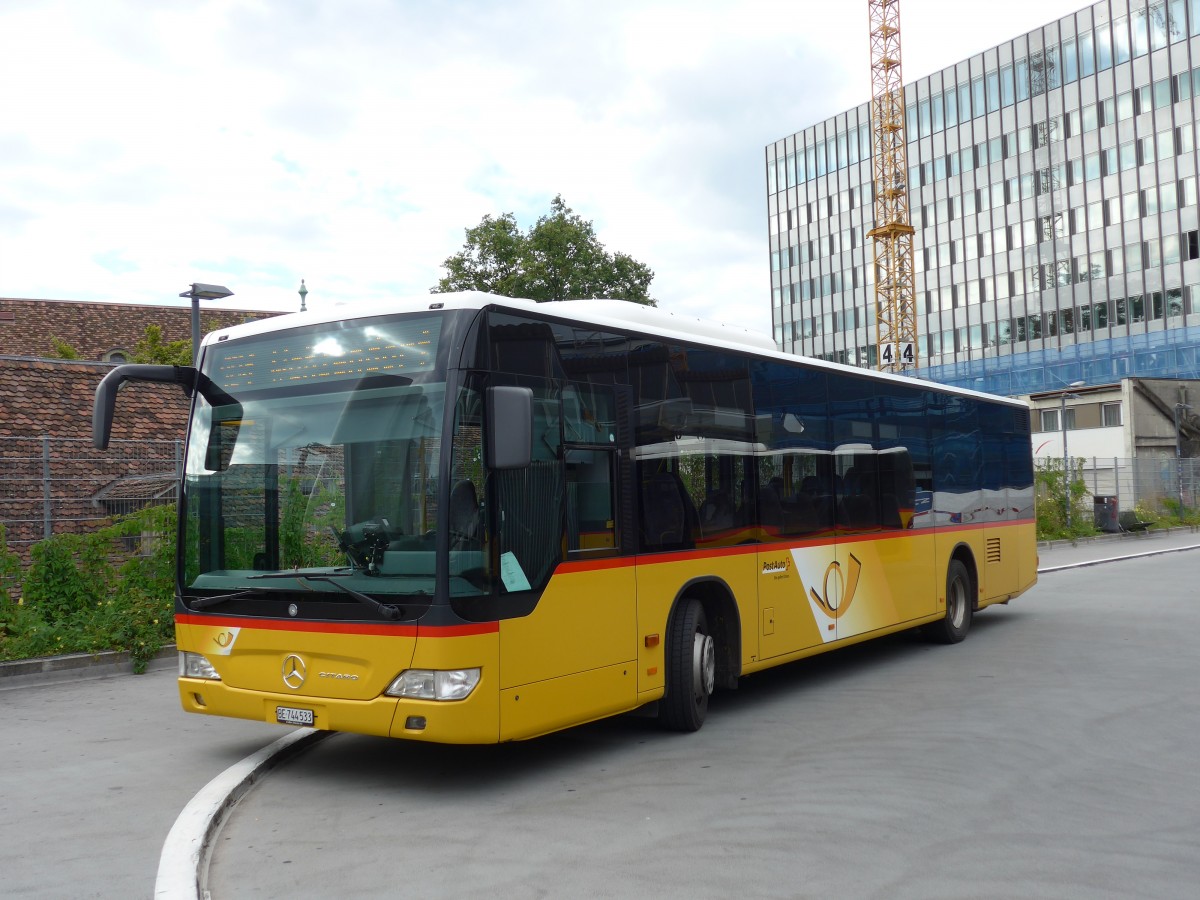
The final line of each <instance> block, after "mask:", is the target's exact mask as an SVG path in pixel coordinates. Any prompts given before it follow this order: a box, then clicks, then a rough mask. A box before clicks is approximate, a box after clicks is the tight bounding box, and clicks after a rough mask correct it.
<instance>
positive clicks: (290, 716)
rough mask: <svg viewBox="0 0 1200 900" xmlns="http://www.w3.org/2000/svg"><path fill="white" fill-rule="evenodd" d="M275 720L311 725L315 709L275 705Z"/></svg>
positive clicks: (283, 722) (282, 722) (287, 723)
mask: <svg viewBox="0 0 1200 900" xmlns="http://www.w3.org/2000/svg"><path fill="white" fill-rule="evenodd" d="M275 721H277V722H279V723H280V724H281V725H311V724H312V723H313V711H312V710H311V709H296V708H295V707H292V706H277V707H275Z"/></svg>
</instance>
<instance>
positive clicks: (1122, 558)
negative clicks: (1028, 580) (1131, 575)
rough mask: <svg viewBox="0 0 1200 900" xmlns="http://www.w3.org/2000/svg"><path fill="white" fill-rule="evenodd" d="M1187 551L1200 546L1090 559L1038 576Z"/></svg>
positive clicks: (1042, 570)
mask: <svg viewBox="0 0 1200 900" xmlns="http://www.w3.org/2000/svg"><path fill="white" fill-rule="evenodd" d="M1185 550H1200V544H1192V545H1191V546H1190V547H1165V548H1163V549H1162V550H1147V551H1146V552H1145V553H1132V554H1130V555H1129V556H1110V557H1108V558H1107V559H1089V560H1086V561H1084V562H1076V563H1067V564H1065V565H1061V566H1046V567H1045V568H1042V569H1038V574H1039V575H1048V574H1049V573H1051V572H1062V571H1065V570H1067V569H1082V568H1085V567H1087V566H1100V565H1103V564H1104V563H1114V562H1124V561H1125V560H1127V559H1144V558H1145V557H1147V556H1162V555H1163V554H1164V553H1182V552H1183V551H1185Z"/></svg>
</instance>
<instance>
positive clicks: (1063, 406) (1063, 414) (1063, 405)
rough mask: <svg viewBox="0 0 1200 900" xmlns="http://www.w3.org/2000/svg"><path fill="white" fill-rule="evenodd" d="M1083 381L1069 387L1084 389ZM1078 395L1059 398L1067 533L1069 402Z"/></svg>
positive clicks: (1069, 516) (1067, 393)
mask: <svg viewBox="0 0 1200 900" xmlns="http://www.w3.org/2000/svg"><path fill="white" fill-rule="evenodd" d="M1083 384H1084V383H1083V382H1082V381H1072V382H1071V383H1070V384H1069V385H1067V387H1072V388H1077V387H1083ZM1078 399H1079V395H1078V394H1072V393H1071V392H1070V391H1064V392H1063V393H1062V394H1060V395H1059V397H1058V406H1059V408H1058V424H1059V427H1061V428H1062V437H1063V504H1064V506H1065V507H1066V520H1067V531H1070V530H1071V463H1070V456H1069V455H1068V454H1067V400H1078Z"/></svg>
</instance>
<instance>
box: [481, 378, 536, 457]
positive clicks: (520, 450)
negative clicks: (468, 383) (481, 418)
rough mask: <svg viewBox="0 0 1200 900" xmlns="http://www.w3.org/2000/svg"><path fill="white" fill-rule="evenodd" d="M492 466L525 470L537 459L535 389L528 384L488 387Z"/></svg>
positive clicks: (488, 418) (489, 439)
mask: <svg viewBox="0 0 1200 900" xmlns="http://www.w3.org/2000/svg"><path fill="white" fill-rule="evenodd" d="M487 423H488V432H487V450H488V460H487V463H488V465H489V466H490V467H491V468H493V469H524V468H525V467H526V466H528V465H529V464H530V463H531V462H532V461H533V391H532V390H531V389H529V388H524V387H492V388H488V389H487Z"/></svg>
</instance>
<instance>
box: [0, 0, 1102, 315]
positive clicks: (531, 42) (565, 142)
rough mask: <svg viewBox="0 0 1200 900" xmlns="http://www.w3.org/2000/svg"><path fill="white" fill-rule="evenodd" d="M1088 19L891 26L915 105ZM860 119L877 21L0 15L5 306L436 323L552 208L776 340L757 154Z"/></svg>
mask: <svg viewBox="0 0 1200 900" xmlns="http://www.w3.org/2000/svg"><path fill="white" fill-rule="evenodd" d="M1083 5H1084V4H1083V3H1082V2H1081V0H1071V2H1062V0H1042V2H1030V0H1010V2H1007V3H1003V4H983V3H978V4H962V3H952V2H949V0H902V6H901V9H902V13H901V25H902V34H903V40H904V44H903V46H904V77H905V81H906V82H911V81H913V80H915V79H917V78H919V77H921V76H924V75H927V74H929V73H930V72H933V71H936V70H937V69H940V68H942V67H944V66H947V65H949V64H952V63H954V62H957V61H958V60H960V59H963V58H965V57H966V56H968V55H970V54H972V53H975V52H978V51H981V50H983V49H986V48H988V47H992V46H995V44H997V43H998V42H999V41H1001V40H1004V39H1007V38H1010V37H1014V36H1016V35H1018V34H1021V33H1023V32H1025V31H1028V30H1029V29H1030V28H1033V27H1036V26H1038V25H1041V24H1044V23H1045V22H1048V21H1050V20H1051V19H1053V18H1056V17H1058V16H1061V15H1064V14H1066V13H1069V12H1072V11H1074V10H1075V9H1078V8H1080V7H1082V6H1083ZM836 10H844V11H843V12H836ZM870 90H871V86H870V73H869V45H868V38H867V3H866V2H865V0H854V2H851V0H833V2H829V0H821V2H815V0H787V2H784V0H728V2H706V0H637V2H625V0H603V2H598V0H592V2H574V0H555V2H549V0H505V2H502V3H501V2H483V0H460V2H440V3H439V2H434V0H424V2H418V0H334V2H322V0H194V2H188V0H175V2H167V0H103V2H97V0H3V2H0V296H5V297H27V298H50V299H61V300H102V301H105V300H106V301H125V302H138V303H161V302H171V301H175V302H179V301H177V300H175V298H176V296H177V295H178V294H179V293H180V292H181V291H184V290H186V289H187V287H188V285H189V284H190V283H191V282H193V281H203V282H213V283H218V284H223V285H226V286H227V287H229V288H230V289H231V290H233V291H234V292H235V295H236V297H235V298H233V300H231V301H229V303H230V304H231V305H233V303H234V301H236V303H237V305H241V306H249V307H255V308H262V309H294V308H296V307H297V306H298V303H299V299H298V297H297V295H296V291H297V289H298V287H299V285H300V279H301V278H304V279H306V282H307V287H308V289H309V291H310V294H309V298H308V302H309V306H310V308H313V307H319V306H321V305H323V304H328V303H334V302H345V303H354V302H355V301H358V300H363V299H381V298H386V297H389V296H400V295H411V294H424V293H426V292H427V291H428V290H429V288H430V287H431V286H432V285H434V284H435V283H436V282H437V279H438V278H439V277H440V276H441V274H442V271H441V263H442V261H443V260H444V259H445V258H446V257H447V256H450V255H451V254H453V253H455V252H457V251H458V250H459V249H460V247H461V246H462V243H463V239H464V238H463V229H464V228H466V227H469V226H472V225H475V224H477V223H478V222H479V220H480V218H482V216H483V215H484V214H487V213H491V214H493V215H498V214H500V213H503V212H512V213H514V214H515V215H516V217H517V221H518V223H519V224H520V225H521V227H522V228H526V227H528V226H529V225H531V224H532V223H533V222H534V221H535V220H536V219H537V217H538V216H539V215H541V214H543V213H545V212H547V211H548V209H549V204H550V200H551V198H553V196H554V195H555V194H556V193H561V194H562V195H563V197H564V199H565V200H566V201H567V203H568V205H570V206H571V207H572V208H573V209H574V210H575V211H576V212H578V213H579V214H581V215H582V216H583V217H584V218H587V219H590V220H592V221H593V223H594V225H595V228H596V231H597V233H598V235H599V237H600V240H601V241H602V242H603V243H604V244H605V245H606V246H607V247H608V249H609V250H610V251H618V250H619V251H622V252H625V253H628V254H630V255H632V256H634V257H635V258H637V259H639V260H641V261H642V262H644V263H646V264H647V265H649V266H650V267H651V268H652V269H653V270H654V272H655V279H654V282H653V284H652V285H651V293H652V295H653V296H654V297H655V298H656V299H657V300H658V301H659V306H660V307H662V308H664V309H669V310H671V311H674V312H688V313H691V314H694V315H698V316H701V317H704V318H711V319H716V320H720V321H731V322H738V323H740V324H744V325H747V326H751V327H755V328H758V329H760V330H762V331H764V332H767V331H769V328H770V293H769V258H768V253H767V249H766V243H767V241H766V198H765V186H764V174H763V148H764V146H765V145H766V144H768V143H769V142H771V141H774V140H776V139H778V138H781V137H784V136H786V135H789V134H791V133H793V132H795V131H797V130H799V129H800V128H803V127H805V126H807V125H810V124H813V123H814V122H816V121H819V120H821V119H824V118H826V117H828V116H831V115H834V114H836V113H838V112H841V111H842V110H844V109H847V108H849V107H851V106H854V105H856V104H858V103H863V102H866V101H867V100H868V99H869V97H870Z"/></svg>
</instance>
